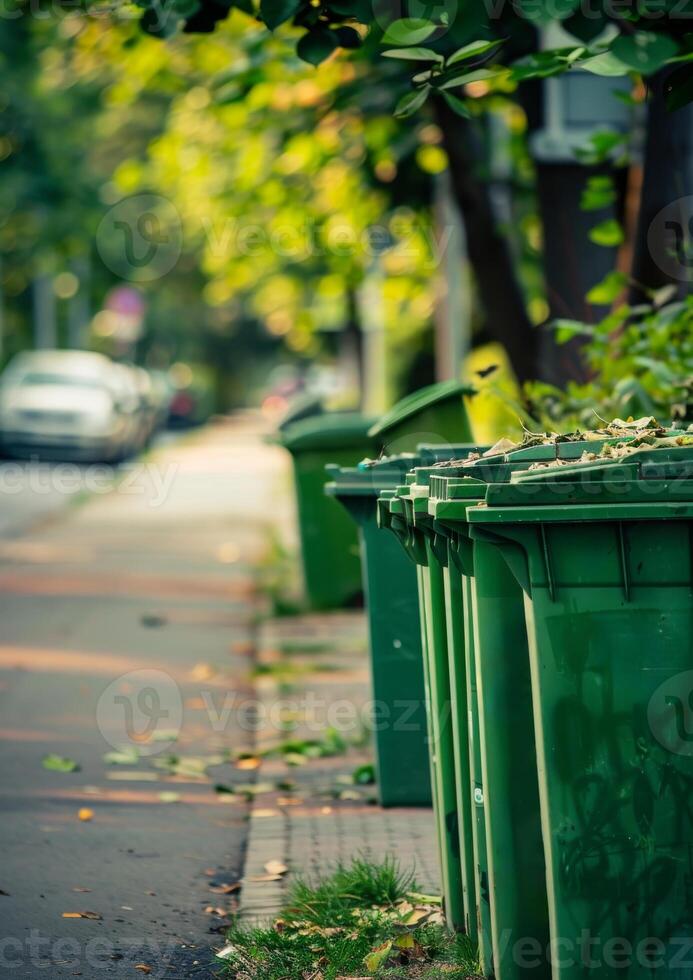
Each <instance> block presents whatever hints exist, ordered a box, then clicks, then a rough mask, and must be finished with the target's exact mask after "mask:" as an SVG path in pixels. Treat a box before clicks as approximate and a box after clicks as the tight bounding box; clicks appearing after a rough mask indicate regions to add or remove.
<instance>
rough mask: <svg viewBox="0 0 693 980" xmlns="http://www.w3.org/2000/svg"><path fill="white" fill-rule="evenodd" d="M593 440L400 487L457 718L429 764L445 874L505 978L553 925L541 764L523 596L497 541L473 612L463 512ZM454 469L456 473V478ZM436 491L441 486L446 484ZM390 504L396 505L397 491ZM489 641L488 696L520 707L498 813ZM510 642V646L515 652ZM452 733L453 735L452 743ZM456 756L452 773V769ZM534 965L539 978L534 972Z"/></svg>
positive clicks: (413, 476) (504, 727) (425, 476)
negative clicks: (490, 487) (487, 714)
mask: <svg viewBox="0 0 693 980" xmlns="http://www.w3.org/2000/svg"><path fill="white" fill-rule="evenodd" d="M595 445H597V443H594V442H589V443H585V442H584V441H577V440H576V439H574V438H572V439H571V438H570V437H565V441H556V442H553V443H550V444H542V445H530V446H523V447H520V448H519V449H517V450H516V451H515V452H513V453H500V454H497V455H495V456H491V457H489V456H487V455H484V456H482V457H481V458H477V459H475V460H474V461H470V462H466V463H462V464H460V462H459V461H455V460H453V461H450V462H448V463H440V464H439V465H438V466H435V467H433V468H430V467H423V468H421V467H419V468H417V469H416V470H414V471H413V472H412V473H410V474H409V475H408V477H407V486H405V487H402V488H400V490H399V491H398V494H399V497H400V499H399V501H398V504H399V505H400V506H401V507H402V510H403V512H404V514H405V515H408V517H409V521H408V528H409V534H410V535H411V536H413V539H414V541H416V539H417V538H419V539H421V540H420V543H419V544H418V546H416V547H410V553H411V554H413V556H414V557H415V559H417V560H418V561H419V564H420V566H421V568H420V573H419V574H420V581H421V596H422V600H423V604H422V616H423V618H424V619H425V620H427V621H428V623H429V628H428V630H427V633H428V661H429V672H430V674H431V676H432V677H433V678H434V683H433V684H432V698H433V710H432V715H433V719H434V723H435V718H436V717H438V718H441V719H444V718H445V716H446V712H447V711H448V710H449V707H448V698H446V697H445V692H446V691H449V704H450V707H451V709H452V711H451V715H452V716H451V719H450V723H449V724H447V723H446V724H440V725H439V731H438V732H437V733H435V738H436V744H437V752H436V757H437V758H436V759H435V760H434V765H435V762H436V761H438V762H439V763H440V764H441V766H440V768H441V771H440V772H439V773H438V783H439V786H440V790H439V794H438V799H437V805H438V807H439V809H440V814H441V815H442V814H445V817H444V818H442V819H439V832H440V835H441V845H440V846H441V860H442V865H443V869H444V873H443V879H444V882H445V883H446V888H449V887H453V886H454V883H455V881H456V880H458V872H457V869H456V868H455V867H454V864H455V862H456V861H458V860H459V862H460V869H459V884H460V887H461V890H462V901H463V922H464V927H465V928H466V929H467V931H468V932H469V933H470V935H472V936H475V937H477V938H478V940H479V947H480V959H481V963H482V968H483V970H484V972H485V973H489V974H490V973H492V972H494V971H495V972H496V975H499V974H501V973H502V974H503V976H506V977H509V976H512V975H519V973H521V972H523V971H522V969H515V967H516V964H515V963H514V962H512V961H511V960H509V958H508V957H507V956H506V955H505V950H507V941H508V936H509V935H512V936H514V937H515V938H517V937H519V936H525V935H527V936H529V935H534V936H535V937H538V938H539V939H541V938H542V937H546V939H547V940H548V925H547V913H546V895H545V883H544V873H543V852H542V848H541V836H540V820H539V803H538V791H537V781H536V775H534V776H533V775H532V773H533V771H534V770H535V768H536V763H535V752H534V743H533V727H532V709H531V693H530V685H529V666H528V657H527V653H526V649H527V642H526V632H525V628H524V613H523V603H522V593H521V590H520V589H519V587H518V586H517V583H516V582H515V581H514V579H513V578H512V576H511V575H510V574H509V572H508V570H507V568H505V567H504V563H503V562H502V561H501V560H500V559H499V557H498V556H497V555H496V554H495V553H494V552H493V550H490V551H489V553H487V554H484V555H482V556H481V563H480V565H481V573H480V583H481V586H482V588H483V589H484V590H487V591H488V593H489V601H488V602H487V603H486V605H485V606H484V607H483V614H482V616H480V617H478V616H475V615H474V607H475V603H474V602H473V596H474V589H473V584H474V582H475V579H474V561H473V554H472V551H471V546H470V545H469V541H468V533H467V528H466V523H464V513H465V511H466V507H467V506H469V505H470V504H474V503H476V502H477V501H479V500H480V499H482V498H483V495H484V493H485V490H486V484H487V483H488V482H493V481H501V482H502V481H506V480H508V479H509V478H510V476H511V474H512V472H513V471H514V470H516V469H526V468H528V467H529V466H531V465H536V464H537V463H539V462H541V461H548V460H552V459H555V458H556V457H560V458H562V459H566V460H569V459H574V458H577V457H579V456H580V455H581V454H582V453H583V452H585V451H586V450H588V449H591V448H594V446H595ZM475 455H477V456H478V455H479V454H475ZM464 474H467V475H466V476H464ZM455 475H457V476H459V477H460V479H459V480H457V481H456V480H455V479H454V476H455ZM448 482H449V483H451V484H454V483H456V482H457V483H459V484H460V485H461V487H463V489H461V490H460V491H458V494H457V496H458V497H459V498H460V499H458V500H457V502H456V504H454V505H453V510H454V508H455V507H456V508H457V511H456V514H454V517H455V518H456V519H457V521H458V523H457V524H455V523H453V524H452V525H451V524H449V523H446V522H443V521H440V520H438V519H437V514H436V511H435V506H434V504H435V502H434V501H433V500H430V501H429V496H430V495H434V494H435V492H436V489H435V486H436V483H438V484H441V485H444V484H446V483H448ZM437 492H438V493H439V495H440V493H441V492H440V490H438V491H437ZM386 505H388V501H386V500H383V502H382V508H384V507H385V506H386ZM389 506H390V508H391V507H392V506H393V501H392V499H390V501H389ZM460 518H461V521H460ZM476 605H478V603H477V604H476ZM487 646H489V647H490V648H492V650H493V654H494V659H493V660H492V659H491V658H488V663H489V667H488V669H487V672H490V674H491V677H492V678H493V680H494V681H495V682H496V685H497V686H496V689H495V691H494V690H493V689H492V688H491V686H490V685H489V684H488V683H487V689H488V691H489V696H491V695H493V696H494V697H495V699H496V701H497V702H498V704H500V703H502V701H503V698H505V699H506V702H505V703H506V704H508V703H512V705H513V710H512V713H511V714H510V715H509V716H508V717H509V720H508V721H505V722H502V723H501V729H500V730H501V731H502V732H503V735H504V738H503V739H500V741H501V747H502V749H503V751H504V753H505V755H504V756H503V755H501V756H499V757H498V758H496V757H495V756H494V757H493V759H492V766H491V771H492V776H493V779H494V782H495V783H497V784H498V785H499V786H501V787H502V797H501V798H502V799H503V804H502V805H501V806H499V807H497V808H496V809H495V810H494V811H493V814H492V820H491V821H489V811H488V808H487V807H486V787H485V783H486V779H487V778H488V777H487V776H486V775H485V773H486V756H487V753H486V750H485V745H484V732H483V724H482V719H481V715H480V709H479V693H478V690H477V688H478V685H479V683H480V679H479V670H480V667H479V662H478V661H479V659H480V654H478V653H477V651H479V650H480V647H481V649H485V648H486V647H487ZM508 649H511V650H512V651H513V656H512V658H511V659H509V660H508V658H507V650H508ZM523 650H524V656H523V655H522V651H523ZM504 656H505V657H506V660H507V662H506V661H504V659H503V658H504ZM441 693H442V695H443V697H442V700H440V697H441ZM436 697H438V698H439V700H438V701H436ZM496 707H497V706H496ZM494 710H495V709H494ZM493 713H494V712H493V711H492V712H491V714H492V715H493ZM496 727H498V724H496ZM447 740H451V741H452V749H451V748H450V746H449V745H448V744H446V741H447ZM451 759H452V760H453V761H454V770H453V771H452V773H451V771H450V770H449V768H448V767H449V764H450V760H451ZM446 760H447V761H446ZM451 780H453V785H454V788H455V796H454V797H453V788H452V785H451V782H450V781H451ZM434 802H436V801H434ZM455 804H456V814H455V815H454V816H453V815H452V807H453V806H455ZM454 822H456V824H457V827H458V830H459V848H458V849H455V842H454V840H453V839H451V837H450V830H449V828H450V826H451V825H452V824H453V823H454ZM487 837H490V840H487ZM493 855H495V862H493V863H492V862H491V860H490V858H491V857H492V856H493ZM446 906H447V907H448V908H449V909H450V910H451V918H452V919H453V920H454V919H455V918H458V919H459V913H460V900H459V899H458V898H457V897H456V896H454V895H451V894H446ZM535 941H536V940H535ZM533 972H534V974H535V975H538V974H537V971H536V969H535V970H534V971H533Z"/></svg>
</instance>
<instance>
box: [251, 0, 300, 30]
mask: <svg viewBox="0 0 693 980" xmlns="http://www.w3.org/2000/svg"><path fill="white" fill-rule="evenodd" d="M300 6H301V0H260V19H261V20H263V21H264V22H265V24H267V26H268V27H269V29H270V30H271V31H273V30H275V28H277V27H279V25H280V24H284V23H286V21H287V20H291V18H292V17H293V16H294V14H295V13H297V11H298V9H299V8H300Z"/></svg>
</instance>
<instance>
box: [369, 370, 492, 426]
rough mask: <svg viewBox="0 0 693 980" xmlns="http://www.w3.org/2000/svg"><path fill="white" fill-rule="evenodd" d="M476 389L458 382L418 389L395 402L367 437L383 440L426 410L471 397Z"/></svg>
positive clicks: (441, 382)
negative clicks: (465, 396) (453, 400)
mask: <svg viewBox="0 0 693 980" xmlns="http://www.w3.org/2000/svg"><path fill="white" fill-rule="evenodd" d="M475 393H476V389H475V388H474V387H473V386H472V385H469V384H465V383H463V382H460V381H440V382H438V384H434V385H428V386H427V387H426V388H420V389H419V391H415V392H414V393H413V394H411V395H407V396H406V397H404V398H402V400H401V401H399V402H397V404H396V405H395V406H394V408H391V409H390V411H389V412H386V413H385V415H383V416H382V418H381V419H379V420H378V421H377V422H376V423H375V425H373V427H372V428H371V429H370V431H369V433H368V434H369V435H371V436H373V437H374V438H376V437H377V438H378V439H380V440H384V439H385V437H387V436H388V435H389V434H390V433H391V432H392V431H393V430H394V429H396V428H397V427H398V426H400V425H402V423H403V422H407V421H408V420H409V419H412V418H414V417H415V416H417V415H419V414H420V413H421V412H423V411H424V410H425V409H427V408H432V407H433V406H434V405H440V404H441V403H442V402H445V401H450V400H452V399H456V398H459V399H460V400H461V399H462V396H463V395H473V394H475Z"/></svg>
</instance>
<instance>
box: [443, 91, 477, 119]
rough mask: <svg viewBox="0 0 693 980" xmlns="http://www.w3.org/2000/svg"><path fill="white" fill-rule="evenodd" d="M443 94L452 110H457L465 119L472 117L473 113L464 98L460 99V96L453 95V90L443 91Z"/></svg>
mask: <svg viewBox="0 0 693 980" xmlns="http://www.w3.org/2000/svg"><path fill="white" fill-rule="evenodd" d="M442 96H443V98H444V99H445V101H446V102H447V104H448V105H449V106H450V108H451V109H452V111H453V112H456V113H457V115H458V116H462V117H463V119H471V117H472V114H471V112H470V111H469V109H468V108H467V105H466V103H465V102H464V101H463V100H462V99H458V97H457V96H456V95H453V94H452V92H443V93H442Z"/></svg>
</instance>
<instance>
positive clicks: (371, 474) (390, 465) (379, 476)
mask: <svg viewBox="0 0 693 980" xmlns="http://www.w3.org/2000/svg"><path fill="white" fill-rule="evenodd" d="M480 448H484V447H479V446H477V445H476V444H468V443H457V444H455V445H449V446H445V445H440V446H439V445H433V444H429V443H426V444H424V445H421V446H417V450H416V452H415V453H396V454H394V455H392V456H381V457H380V458H379V459H364V460H362V461H361V462H360V463H359V464H358V466H336V465H335V464H333V463H328V465H327V466H326V467H325V469H326V470H327V473H328V476H329V477H330V478H331V480H330V482H329V483H328V484H326V486H325V493H327V494H329V495H330V496H335V497H339V496H348V495H354V496H357V495H358V496H363V495H372V496H377V495H378V494H379V493H380V492H381V491H382V490H385V489H394V488H395V487H397V486H399V485H400V484H402V483H404V481H405V479H407V478H408V474H409V473H410V472H418V468H419V467H420V466H421V465H423V464H429V463H435V462H438V461H439V460H443V459H449V458H450V457H451V456H455V457H459V456H462V455H463V454H466V453H469V452H472V451H478V450H479V449H480Z"/></svg>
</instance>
